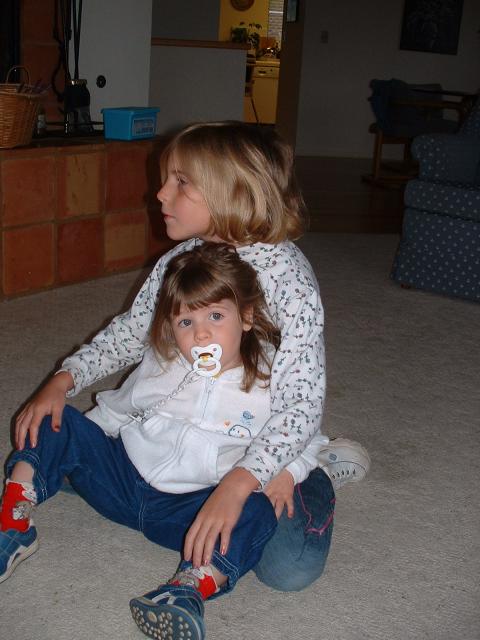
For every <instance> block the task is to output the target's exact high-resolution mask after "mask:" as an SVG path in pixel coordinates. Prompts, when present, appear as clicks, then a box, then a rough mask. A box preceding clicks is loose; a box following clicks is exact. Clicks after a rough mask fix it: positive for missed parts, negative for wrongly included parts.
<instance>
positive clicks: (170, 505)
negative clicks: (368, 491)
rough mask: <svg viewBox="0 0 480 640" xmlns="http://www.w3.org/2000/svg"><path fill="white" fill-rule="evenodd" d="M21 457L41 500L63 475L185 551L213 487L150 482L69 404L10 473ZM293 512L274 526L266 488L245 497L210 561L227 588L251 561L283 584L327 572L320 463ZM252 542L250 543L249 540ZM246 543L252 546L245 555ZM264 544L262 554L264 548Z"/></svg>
mask: <svg viewBox="0 0 480 640" xmlns="http://www.w3.org/2000/svg"><path fill="white" fill-rule="evenodd" d="M19 460H25V461H26V462H29V463H30V464H31V465H32V467H33V468H34V470H35V476H34V485H35V489H36V491H37V496H38V501H39V502H43V501H45V500H46V499H47V498H50V497H52V496H53V495H55V493H56V492H57V491H58V490H59V489H60V487H61V486H62V482H63V478H64V476H67V477H68V478H69V480H70V483H71V485H72V486H73V488H74V489H75V490H76V491H77V493H79V494H80V495H81V496H82V497H83V498H84V499H85V500H86V501H87V502H88V503H89V504H90V505H91V506H92V507H93V508H94V509H96V510H97V511H98V512H99V513H101V514H102V515H103V516H105V517H107V518H109V519H110V520H113V521H114V522H118V523H120V524H123V525H126V526H128V527H130V528H132V529H136V530H139V531H141V532H143V534H144V535H145V536H146V537H147V538H148V539H149V540H152V541H153V542H155V543H157V544H160V545H162V546H164V547H168V548H169V549H174V550H176V551H181V549H182V546H183V538H184V536H185V533H186V531H187V530H188V528H189V526H190V524H191V523H192V522H193V520H194V518H195V515H196V513H197V512H198V510H199V509H200V507H201V506H202V504H203V503H204V502H205V501H206V499H207V498H208V496H209V495H210V494H211V492H212V491H213V489H214V488H211V489H205V490H202V491H196V492H193V493H188V494H183V495H178V494H168V493H163V492H160V491H157V490H156V489H153V488H152V487H151V486H150V485H148V484H147V483H146V482H145V481H144V480H143V478H142V477H141V476H140V475H139V473H138V472H137V470H136V469H135V467H134V466H133V465H132V463H131V462H130V460H129V458H128V456H127V454H126V452H125V449H124V448H123V444H122V441H121V439H120V438H118V439H113V438H108V437H107V436H106V435H105V434H104V432H103V431H102V430H101V429H100V428H99V427H98V426H97V425H96V424H95V423H94V422H92V421H91V420H88V418H85V416H83V415H82V414H81V413H79V412H78V411H76V410H75V409H73V408H71V407H65V409H64V414H63V420H62V429H61V431H60V433H55V432H53V431H52V430H51V428H50V418H45V420H44V421H43V423H42V426H41V429H40V435H39V442H38V445H37V447H35V449H32V448H30V447H29V443H28V440H27V446H26V448H25V449H24V450H23V451H15V452H14V453H13V454H12V455H11V457H10V458H9V461H8V464H7V475H9V474H10V472H11V469H12V467H13V465H14V464H15V463H16V462H18V461H19ZM294 504H295V513H294V517H293V518H291V519H290V518H287V516H286V514H285V512H284V513H283V515H282V516H281V518H280V520H279V521H278V525H277V527H276V530H275V515H274V512H273V509H272V507H271V505H270V503H269V501H268V500H267V498H266V497H265V496H264V495H263V494H259V493H254V494H252V495H251V496H250V498H249V500H248V501H247V503H246V505H245V508H244V510H243V513H242V517H241V518H240V521H239V523H238V524H237V527H236V528H235V530H234V533H233V535H232V538H231V543H230V548H229V550H228V553H227V555H226V556H222V555H221V554H220V553H219V552H218V545H217V548H216V550H215V553H214V556H213V559H212V563H213V564H214V565H215V566H216V567H217V568H218V570H219V571H221V572H222V573H224V574H225V575H227V576H228V578H229V581H228V585H227V587H226V589H225V590H229V589H231V588H233V586H234V584H235V582H236V580H237V579H238V578H239V577H240V576H241V575H243V574H244V573H246V572H247V571H248V570H249V569H251V568H253V570H254V571H255V573H256V575H257V577H258V578H259V580H261V581H262V582H264V583H265V584H266V585H268V586H269V587H272V588H273V589H277V590H280V591H299V590H301V589H304V588H305V587H307V586H309V585H310V584H312V583H313V582H314V581H315V580H317V578H319V577H320V575H321V574H322V572H323V569H324V567H325V563H326V560H327V556H328V552H329V549H330V541H331V537H332V530H333V514H334V506H335V495H334V492H333V488H332V484H331V482H330V479H329V478H328V476H327V475H326V474H325V473H324V472H323V471H322V470H321V469H316V470H314V471H312V473H311V474H310V475H309V477H308V478H307V479H306V480H305V481H304V482H302V483H301V484H299V485H296V487H295V493H294ZM249 543H250V544H249ZM242 549H246V550H247V551H246V552H245V553H244V554H243V555H242ZM262 551H263V554H262Z"/></svg>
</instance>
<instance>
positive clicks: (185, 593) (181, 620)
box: [130, 584, 205, 640]
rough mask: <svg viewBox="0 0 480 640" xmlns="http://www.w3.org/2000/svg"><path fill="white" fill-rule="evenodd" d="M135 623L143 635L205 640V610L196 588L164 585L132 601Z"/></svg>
mask: <svg viewBox="0 0 480 640" xmlns="http://www.w3.org/2000/svg"><path fill="white" fill-rule="evenodd" d="M130 610H131V612H132V616H133V619H134V620H135V623H136V624H137V626H138V627H139V629H140V630H141V631H143V633H144V634H145V635H148V636H150V637H152V636H153V637H155V638H159V639H160V640H180V639H181V640H203V639H204V638H205V625H204V623H203V613H204V606H203V600H202V597H201V595H200V594H199V593H198V591H197V590H196V589H195V588H194V587H190V586H185V585H179V586H176V585H172V584H165V585H160V587H158V589H156V590H154V591H150V592H149V593H146V594H145V595H144V596H141V597H140V598H133V600H130Z"/></svg>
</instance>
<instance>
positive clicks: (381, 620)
mask: <svg viewBox="0 0 480 640" xmlns="http://www.w3.org/2000/svg"><path fill="white" fill-rule="evenodd" d="M396 241H397V238H396V237H395V236H391V235H321V234H316V233H311V234H308V235H307V236H306V238H304V239H303V240H302V242H301V243H300V244H301V246H302V248H303V249H304V251H305V252H306V254H307V256H308V257H309V258H310V260H311V261H312V263H313V264H314V266H315V269H316V273H317V275H318V278H319V281H320V285H321V290H322V298H323V301H324V305H325V309H326V318H327V328H326V343H327V357H328V382H329V384H328V401H327V411H326V417H325V420H324V431H325V432H326V433H328V434H329V435H332V436H333V435H343V436H348V437H352V438H355V439H359V440H361V441H362V442H363V444H364V445H365V446H366V447H367V448H368V449H369V450H370V453H371V456H372V462H373V466H372V470H371V473H370V475H369V477H368V478H367V480H366V481H364V482H363V483H360V484H357V485H349V486H347V487H345V488H343V489H341V490H340V491H339V492H338V496H337V512H336V523H335V531H334V538H333V543H332V549H331V554H330V558H329V563H328V566H327V569H326V572H325V574H324V576H323V577H322V579H320V580H319V581H318V582H317V583H316V584H315V585H313V586H312V587H310V588H309V589H307V590H305V591H304V592H301V593H290V594H283V593H277V592H274V591H272V590H270V589H268V588H266V587H265V586H263V585H262V584H260V583H259V582H258V581H257V579H256V578H255V577H254V575H247V576H246V577H245V578H244V579H243V580H242V581H241V582H240V584H239V585H238V587H237V589H236V590H235V592H234V593H233V594H231V595H229V596H227V597H225V598H221V599H219V600H217V601H215V602H213V603H209V604H208V605H207V613H206V624H207V630H208V638H209V640H247V639H248V640H257V639H258V640H292V639H293V638H299V639H302V640H366V639H368V640H370V639H371V640H460V639H464V640H476V639H478V638H479V637H480V614H479V602H480V600H479V579H478V576H479V575H480V566H479V565H480V562H479V557H480V553H479V552H480V535H479V531H480V506H479V500H478V488H479V482H478V478H479V475H480V463H479V460H480V455H479V454H480V451H479V422H480V418H479V415H480V391H479V371H480V355H479V353H480V349H479V348H478V336H479V331H480V306H479V305H475V304H473V303H469V302H464V301H461V300H454V299H448V298H443V297H440V296H435V295H431V294H426V293H422V292H417V291H413V290H410V291H407V290H403V289H400V288H399V287H397V286H396V285H395V284H393V283H392V282H390V281H389V279H388V273H389V269H390V265H391V261H392V257H393V253H394V250H395V245H396ZM143 275H144V274H139V273H138V272H137V273H129V274H123V275H118V276H114V277H111V278H108V279H105V280H101V281H96V282H92V283H86V284H80V285H76V286H72V287H68V288H64V289H58V290H55V291H51V292H47V293H41V294H37V295H33V296H29V297H25V298H21V299H17V300H12V301H7V302H3V303H1V304H0V340H1V351H0V364H1V377H0V380H1V383H0V385H1V386H0V391H1V400H2V402H1V406H0V418H1V421H0V425H1V427H0V457H1V460H2V464H3V462H4V460H5V457H6V455H7V454H8V452H9V450H10V444H9V426H10V421H11V417H12V415H13V414H14V412H15V411H16V410H17V409H18V407H19V405H20V404H21V403H22V402H23V401H24V400H25V399H26V398H27V396H28V395H29V394H31V393H32V392H33V390H34V389H35V386H36V385H37V384H38V383H39V382H40V381H41V380H42V379H43V378H44V377H45V376H46V375H47V374H48V373H49V371H50V370H51V369H52V368H53V367H54V365H55V361H56V360H57V359H58V358H61V357H62V356H64V355H65V354H66V353H68V352H69V351H71V350H72V348H73V347H74V346H75V345H78V344H79V343H80V342H82V341H84V340H85V339H86V338H87V337H88V335H89V334H90V333H91V332H92V331H93V330H94V329H97V328H99V327H100V326H101V325H102V324H104V323H105V321H106V319H107V318H108V317H110V316H111V315H113V314H115V313H116V312H118V311H119V310H120V309H121V308H122V306H123V305H124V304H125V299H126V296H127V294H128V295H130V296H131V294H132V291H133V290H134V289H135V288H136V287H137V286H138V285H139V282H140V281H141V279H142V278H143ZM112 384H113V382H112V380H109V381H108V382H105V381H104V382H103V383H102V385H98V386H97V389H98V388H100V386H103V387H109V386H112ZM90 398H91V390H89V391H88V392H84V393H83V394H81V395H80V396H79V397H78V398H76V399H75V400H74V402H73V404H75V406H77V407H78V408H81V409H86V408H87V407H88V406H89V405H90ZM36 523H37V526H38V528H39V531H40V544H41V548H40V550H39V551H38V553H36V554H35V555H34V556H33V557H32V558H31V559H29V560H27V561H26V562H25V563H23V564H22V565H21V566H20V567H18V569H17V570H16V571H15V573H14V574H13V576H12V578H11V579H9V580H8V581H7V582H5V583H3V584H2V585H0V634H1V637H2V638H16V640H66V639H68V640H92V639H95V640H107V639H112V638H115V639H119V638H122V639H123V638H124V639H132V640H133V639H138V640H140V638H142V637H143V636H142V634H141V633H140V632H139V631H138V630H137V628H136V626H135V625H134V623H133V621H132V619H131V617H130V612H129V609H128V601H129V598H130V597H131V596H133V595H138V594H139V593H142V592H144V591H146V590H148V589H150V588H152V587H153V586H155V585H156V584H157V583H158V582H159V581H161V580H164V579H165V578H167V577H169V575H170V574H171V573H172V571H173V569H174V568H175V567H176V563H177V558H176V554H174V553H173V552H170V551H166V550H163V549H161V548H157V547H155V546H154V545H153V544H151V543H149V542H148V541H146V540H144V539H143V538H142V536H141V535H140V534H138V533H136V532H133V531H129V530H128V529H125V528H122V527H120V526H118V525H115V524H113V523H110V522H109V521H107V520H105V519H103V518H101V517H100V516H98V515H96V514H95V513H94V512H93V511H92V510H91V509H90V508H89V507H88V506H87V505H85V504H84V503H83V502H82V501H81V499H80V498H79V497H78V496H75V495H70V494H66V493H61V494H60V495H59V496H57V497H56V498H54V499H53V500H51V501H49V502H48V503H46V504H45V505H42V507H41V508H39V509H38V511H37V514H36Z"/></svg>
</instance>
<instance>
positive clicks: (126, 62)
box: [70, 0, 152, 120]
mask: <svg viewBox="0 0 480 640" xmlns="http://www.w3.org/2000/svg"><path fill="white" fill-rule="evenodd" d="M151 30H152V0H100V1H99V0H84V2H83V14H82V33H81V43H80V58H79V71H80V77H81V78H86V79H87V83H88V89H89V91H90V97H91V104H90V113H91V116H92V119H93V120H101V119H102V115H101V112H100V109H102V107H126V106H136V107H144V106H148V93H149V81H150V38H151ZM73 70H74V66H73V51H72V52H71V54H70V72H71V73H72V74H73ZM100 74H101V75H104V76H105V77H106V79H107V84H106V85H105V87H104V88H103V89H99V88H98V87H97V85H96V79H97V76H98V75H100Z"/></svg>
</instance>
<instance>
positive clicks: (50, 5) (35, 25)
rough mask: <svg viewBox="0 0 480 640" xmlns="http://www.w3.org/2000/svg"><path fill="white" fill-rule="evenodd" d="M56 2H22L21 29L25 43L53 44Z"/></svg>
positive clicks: (32, 0)
mask: <svg viewBox="0 0 480 640" xmlns="http://www.w3.org/2000/svg"><path fill="white" fill-rule="evenodd" d="M54 4H55V3H54V2H50V0H48V1H47V2H45V0H43V1H42V0H22V10H21V28H22V40H23V41H24V42H53V35H52V33H53V24H54Z"/></svg>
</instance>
